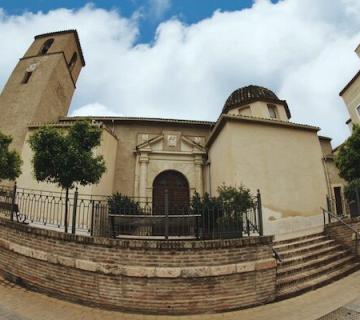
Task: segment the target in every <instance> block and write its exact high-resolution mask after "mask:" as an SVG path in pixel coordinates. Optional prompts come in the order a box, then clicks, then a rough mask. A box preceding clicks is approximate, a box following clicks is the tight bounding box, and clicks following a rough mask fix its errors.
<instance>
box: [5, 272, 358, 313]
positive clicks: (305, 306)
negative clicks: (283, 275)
mask: <svg viewBox="0 0 360 320" xmlns="http://www.w3.org/2000/svg"><path fill="white" fill-rule="evenodd" d="M45 319H46V320H67V319H69V320H70V319H71V320H85V319H86V320H155V319H159V320H166V319H169V320H203V319H209V320H353V319H356V320H360V271H358V272H356V273H353V274H352V275H350V276H348V277H346V278H344V279H342V280H339V281H337V282H334V283H332V284H330V285H328V286H326V287H323V288H320V289H317V290H314V291H311V292H309V293H306V294H303V295H301V296H298V297H295V298H292V299H288V300H284V301H281V302H276V303H272V304H267V305H264V306H260V307H256V308H251V309H245V310H239V311H234V312H227V313H222V314H206V315H193V316H172V317H171V316H151V315H135V314H127V313H121V312H114V311H107V310H101V309H96V308H90V307H86V306H82V305H78V304H74V303H70V302H66V301H62V300H58V299H54V298H51V297H48V296H46V295H42V294H39V293H36V292H32V291H28V290H26V289H24V288H21V287H19V286H16V285H13V284H11V283H9V282H7V281H5V280H2V279H1V278H0V320H45Z"/></svg>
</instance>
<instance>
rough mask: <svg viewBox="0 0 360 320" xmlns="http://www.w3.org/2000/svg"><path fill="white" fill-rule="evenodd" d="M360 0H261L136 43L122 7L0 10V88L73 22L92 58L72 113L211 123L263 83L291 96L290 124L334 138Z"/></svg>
mask: <svg viewBox="0 0 360 320" xmlns="http://www.w3.org/2000/svg"><path fill="white" fill-rule="evenodd" d="M359 3H360V2H359V1H358V0H333V1H331V3H329V1H328V0H317V1H313V0H284V1H280V2H279V3H278V4H276V5H274V4H271V3H270V2H269V1H267V0H262V1H256V2H255V3H254V5H253V7H252V8H250V9H246V10H241V11H234V12H215V13H214V14H213V16H212V17H209V18H207V19H204V20H202V21H200V22H198V23H196V24H192V25H185V24H183V23H182V22H181V21H179V20H177V19H171V20H169V21H165V22H163V23H161V24H160V25H159V26H158V29H157V32H156V38H155V39H154V42H153V43H152V44H140V45H135V43H136V40H137V37H138V23H139V21H138V19H137V18H131V19H126V18H124V17H121V16H120V15H119V14H118V13H117V12H116V11H106V10H102V9H97V8H95V7H92V6H86V7H84V8H82V9H80V10H78V11H72V10H66V9H58V10H54V11H51V12H49V13H47V14H43V13H37V14H31V13H27V14H23V15H22V16H8V15H6V13H4V12H0V43H2V47H3V48H5V49H6V50H4V49H3V50H2V54H1V57H0V70H1V71H0V87H1V86H2V85H3V84H4V83H5V80H6V79H7V78H8V76H9V75H10V73H11V71H12V69H13V68H14V66H15V64H16V63H17V59H18V58H19V57H21V56H22V55H23V53H24V52H25V50H26V49H27V47H28V46H29V45H30V43H31V41H32V38H33V36H34V35H35V34H40V33H45V32H50V31H55V30H63V29H69V28H76V29H77V30H78V31H79V36H80V41H81V44H82V47H83V51H84V55H85V60H86V63H87V65H86V67H85V68H84V69H83V71H82V74H81V75H80V78H79V81H78V84H77V87H78V89H77V92H76V94H75V98H74V100H73V103H72V107H71V110H72V111H71V112H72V114H79V113H81V114H83V113H84V112H87V110H92V111H94V110H95V111H96V112H97V114H99V112H104V113H106V114H124V115H126V116H148V117H151V116H152V117H173V118H188V119H205V120H215V119H216V118H217V117H218V115H219V113H220V111H221V109H222V106H223V104H224V102H225V100H226V98H227V97H228V95H229V94H230V93H231V92H232V91H233V90H235V89H237V88H239V87H241V86H245V85H248V84H259V85H262V86H265V87H268V88H270V89H272V90H273V91H275V92H276V93H277V94H278V96H279V97H280V98H281V99H286V100H287V101H288V104H289V107H290V110H291V112H292V114H293V118H292V120H293V121H295V122H302V123H308V124H314V125H319V126H321V127H322V128H323V131H322V132H321V133H322V134H325V135H330V136H332V137H334V138H335V139H334V141H335V143H334V144H335V145H336V144H338V143H340V142H341V141H342V140H343V139H344V138H345V137H346V136H347V135H348V133H349V132H348V129H347V127H346V126H345V121H346V119H347V118H348V114H347V112H346V108H345V105H344V104H343V102H342V100H341V99H340V98H339V96H338V93H339V91H340V90H341V89H342V88H343V87H344V85H345V84H346V83H347V82H348V81H349V80H350V79H351V77H352V76H353V75H354V74H355V72H357V71H358V69H359V65H360V63H359V62H360V61H359V60H358V58H357V56H356V55H355V53H354V52H353V50H354V49H355V47H356V46H357V45H358V44H359V43H360V5H359ZM97 104H98V105H97ZM89 105H90V106H91V107H89ZM94 105H95V107H94ZM99 105H102V106H107V107H99ZM95 111H94V112H95ZM89 112H90V111H89Z"/></svg>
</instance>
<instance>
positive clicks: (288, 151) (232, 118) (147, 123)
mask: <svg viewBox="0 0 360 320" xmlns="http://www.w3.org/2000/svg"><path fill="white" fill-rule="evenodd" d="M84 66H85V60H84V57H83V53H82V50H81V46H80V42H79V38H78V34H77V32H76V31H75V30H69V31H60V32H54V33H48V34H43V35H38V36H36V37H35V40H34V42H33V43H32V45H31V46H30V48H29V49H28V51H27V52H26V53H25V55H24V57H23V58H21V59H20V61H19V63H18V64H17V66H16V68H15V70H14V71H13V73H12V74H11V76H10V78H9V80H8V82H7V84H6V85H5V87H4V89H3V92H2V94H1V97H0V112H1V118H0V130H1V131H2V132H4V133H6V134H10V135H12V136H13V137H14V143H13V146H14V148H16V149H17V150H18V151H19V152H20V153H21V156H22V159H23V161H24V164H23V168H22V171H23V173H22V175H21V176H20V177H19V179H18V185H19V186H21V187H23V188H29V189H40V190H41V189H43V190H54V191H55V190H57V188H56V186H53V185H49V184H45V183H37V182H36V181H35V180H34V178H33V174H32V168H31V158H32V155H31V150H30V147H29V145H28V143H27V140H28V138H29V135H30V134H31V133H32V132H34V130H36V129H38V128H39V127H41V126H43V125H52V126H56V127H59V128H66V127H68V126H70V125H71V124H72V123H74V121H78V120H80V119H82V118H81V117H69V116H67V113H68V110H69V106H70V102H71V98H72V95H73V93H74V90H75V87H76V81H77V78H78V76H79V73H80V71H81V69H82V67H84ZM219 113H220V115H219V118H218V120H217V121H216V122H209V121H195V120H178V119H163V118H135V117H105V116H104V117H87V119H90V120H91V121H92V123H93V125H94V126H100V127H101V128H102V132H103V133H102V143H101V146H100V147H99V148H97V150H96V151H95V152H96V153H98V154H102V155H103V156H104V158H105V162H106V167H107V171H106V173H105V174H104V175H103V177H102V179H101V181H100V183H99V184H97V185H90V186H86V187H84V188H80V189H79V192H80V193H84V194H90V195H111V194H113V193H115V192H120V193H122V194H125V195H128V196H132V197H139V198H142V199H149V201H151V202H153V203H156V202H161V201H163V199H164V197H163V195H164V192H165V190H167V191H168V194H169V201H170V202H174V203H175V202H181V203H184V204H187V203H189V202H190V200H191V197H192V195H193V194H194V193H195V192H197V193H199V194H200V195H201V196H203V195H204V194H205V192H207V193H209V194H210V195H211V196H216V193H217V187H218V186H220V185H221V184H223V183H225V184H226V185H231V186H240V185H244V186H246V187H248V188H250V190H251V191H252V192H253V193H256V191H257V190H258V189H259V190H260V191H261V194H262V205H263V213H264V231H265V233H266V234H277V233H287V232H293V231H296V230H300V229H306V228H309V227H313V226H319V225H321V224H322V215H321V209H320V208H321V207H324V208H326V206H327V205H328V203H327V198H332V199H335V195H334V192H335V191H334V190H335V189H334V187H339V188H340V198H339V199H338V202H339V201H340V204H338V205H337V207H336V208H339V209H338V210H343V211H345V203H344V201H343V198H342V197H343V196H342V190H343V181H342V180H341V179H340V178H339V177H338V175H337V171H336V168H335V167H334V164H333V161H332V158H331V157H332V148H331V144H330V140H331V139H330V138H326V137H321V136H319V135H318V131H319V130H320V129H319V128H318V127H314V126H309V125H305V124H298V123H293V122H291V121H290V120H291V111H290V107H289V106H288V105H287V103H286V101H285V100H282V99H280V98H279V97H277V95H276V94H275V93H273V92H272V91H271V90H269V89H266V88H263V87H259V86H254V85H250V86H247V87H243V88H240V89H237V90H235V91H234V92H233V93H232V94H231V95H230V96H229V97H228V98H227V100H226V101H225V104H224V106H223V108H222V109H221V107H219ZM337 190H338V189H337ZM335 200H336V199H335ZM338 213H339V214H340V211H339V212H338Z"/></svg>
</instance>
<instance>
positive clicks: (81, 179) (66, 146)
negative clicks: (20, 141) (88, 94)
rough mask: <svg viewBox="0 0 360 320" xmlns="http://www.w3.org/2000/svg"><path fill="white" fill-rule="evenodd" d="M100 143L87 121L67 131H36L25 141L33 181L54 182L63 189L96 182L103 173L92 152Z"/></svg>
mask: <svg viewBox="0 0 360 320" xmlns="http://www.w3.org/2000/svg"><path fill="white" fill-rule="evenodd" d="M100 142H101V129H100V128H98V127H94V126H91V124H90V122H89V121H80V122H76V123H75V124H74V125H73V126H71V127H70V129H69V130H63V129H58V128H55V127H43V128H41V129H39V130H38V131H37V132H35V133H34V134H33V135H32V136H31V137H30V139H29V143H30V146H31V149H32V150H33V152H34V156H33V160H32V162H33V166H34V174H35V178H36V180H37V181H46V182H51V183H56V184H58V185H59V186H60V187H62V188H64V189H71V188H73V187H74V186H75V184H76V183H79V184H80V185H87V184H93V183H98V182H99V180H100V178H101V176H102V174H103V173H104V172H105V170H106V168H105V161H104V159H103V157H102V156H96V155H94V153H93V149H94V148H95V147H97V146H99V145H100Z"/></svg>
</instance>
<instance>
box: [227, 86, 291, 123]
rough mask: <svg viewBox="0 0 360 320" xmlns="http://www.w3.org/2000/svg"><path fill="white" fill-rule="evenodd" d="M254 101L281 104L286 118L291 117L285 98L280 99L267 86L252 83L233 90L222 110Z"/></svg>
mask: <svg viewBox="0 0 360 320" xmlns="http://www.w3.org/2000/svg"><path fill="white" fill-rule="evenodd" d="M255 101H265V102H272V103H277V104H282V105H284V107H285V109H286V113H287V116H288V118H290V117H291V115H290V110H289V107H288V105H287V103H286V101H285V100H280V99H279V98H278V97H277V96H276V94H275V93H274V92H272V91H271V90H269V89H267V88H264V87H260V86H254V85H250V86H247V87H243V88H240V89H237V90H235V91H234V92H233V93H232V94H231V95H230V96H229V98H227V100H226V102H225V105H224V108H223V111H222V112H223V113H226V112H227V111H229V110H230V109H232V108H234V107H238V106H242V105H244V104H248V103H251V102H255Z"/></svg>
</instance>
